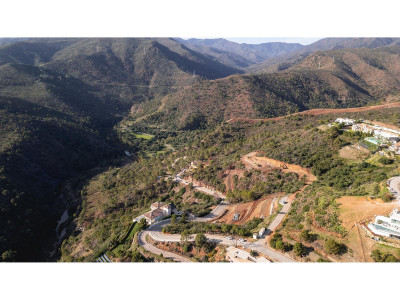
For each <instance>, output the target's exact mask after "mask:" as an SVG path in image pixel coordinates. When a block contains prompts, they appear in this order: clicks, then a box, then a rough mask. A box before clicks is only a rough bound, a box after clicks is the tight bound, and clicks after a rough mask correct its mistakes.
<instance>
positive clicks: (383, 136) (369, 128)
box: [335, 118, 400, 154]
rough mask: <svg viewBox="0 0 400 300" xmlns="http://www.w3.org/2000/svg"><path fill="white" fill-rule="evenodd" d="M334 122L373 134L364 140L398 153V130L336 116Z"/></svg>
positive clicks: (399, 145) (399, 139) (399, 138)
mask: <svg viewBox="0 0 400 300" xmlns="http://www.w3.org/2000/svg"><path fill="white" fill-rule="evenodd" d="M335 123H337V124H343V125H345V126H351V130H353V131H360V132H363V133H368V134H371V135H373V137H366V138H365V140H366V141H367V142H369V143H372V144H374V145H376V146H378V147H380V148H383V147H387V148H388V150H390V151H393V152H394V153H395V154H400V142H399V141H400V131H398V130H394V129H391V128H387V127H384V126H380V125H376V124H368V123H364V122H362V121H361V122H356V120H353V119H347V118H337V119H336V121H335Z"/></svg>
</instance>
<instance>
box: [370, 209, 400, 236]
mask: <svg viewBox="0 0 400 300" xmlns="http://www.w3.org/2000/svg"><path fill="white" fill-rule="evenodd" d="M368 228H369V229H370V230H371V231H372V232H373V233H374V234H376V235H380V236H386V237H391V238H396V239H400V212H399V211H398V209H397V208H395V209H394V210H393V211H392V212H391V213H390V215H389V217H385V216H376V217H375V222H374V223H369V224H368Z"/></svg>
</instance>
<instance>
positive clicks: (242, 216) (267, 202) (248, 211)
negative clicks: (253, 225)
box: [218, 194, 283, 225]
mask: <svg viewBox="0 0 400 300" xmlns="http://www.w3.org/2000/svg"><path fill="white" fill-rule="evenodd" d="M282 195H283V194H274V195H270V196H267V197H264V198H262V199H260V200H257V201H252V202H247V203H240V204H231V205H229V206H228V207H227V209H226V212H225V213H224V214H223V215H222V216H221V217H220V218H219V219H218V222H220V223H226V224H238V225H241V224H244V223H246V222H248V221H251V220H252V219H253V218H264V217H265V218H266V217H268V216H269V215H270V212H271V205H272V203H273V202H274V203H273V205H274V209H273V211H275V210H276V209H277V207H278V206H277V201H274V198H275V197H277V198H278V199H279V197H282ZM236 214H238V217H237V220H236V219H235V220H234V216H235V215H236Z"/></svg>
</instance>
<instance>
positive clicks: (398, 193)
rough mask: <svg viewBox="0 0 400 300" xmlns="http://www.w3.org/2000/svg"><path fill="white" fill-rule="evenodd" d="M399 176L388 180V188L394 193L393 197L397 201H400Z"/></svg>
mask: <svg viewBox="0 0 400 300" xmlns="http://www.w3.org/2000/svg"><path fill="white" fill-rule="evenodd" d="M399 185H400V176H396V177H393V178H391V179H390V183H389V186H390V188H391V189H392V190H393V191H394V196H395V197H396V199H397V200H400V187H399Z"/></svg>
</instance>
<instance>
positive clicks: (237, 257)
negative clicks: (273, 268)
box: [226, 246, 270, 263]
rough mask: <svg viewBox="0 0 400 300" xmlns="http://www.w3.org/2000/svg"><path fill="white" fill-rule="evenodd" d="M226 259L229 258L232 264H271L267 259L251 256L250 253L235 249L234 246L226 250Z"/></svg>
mask: <svg viewBox="0 0 400 300" xmlns="http://www.w3.org/2000/svg"><path fill="white" fill-rule="evenodd" d="M226 257H227V258H228V260H229V261H230V262H253V263H260V262H266V263H269V262H270V261H269V260H268V259H266V258H265V257H262V256H259V257H254V256H251V255H250V253H249V252H247V251H244V250H241V249H239V248H236V247H233V246H230V247H228V248H227V249H226Z"/></svg>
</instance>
